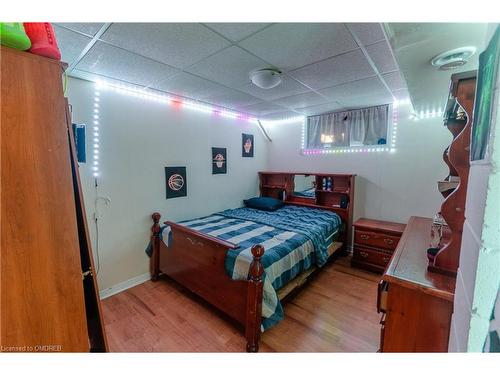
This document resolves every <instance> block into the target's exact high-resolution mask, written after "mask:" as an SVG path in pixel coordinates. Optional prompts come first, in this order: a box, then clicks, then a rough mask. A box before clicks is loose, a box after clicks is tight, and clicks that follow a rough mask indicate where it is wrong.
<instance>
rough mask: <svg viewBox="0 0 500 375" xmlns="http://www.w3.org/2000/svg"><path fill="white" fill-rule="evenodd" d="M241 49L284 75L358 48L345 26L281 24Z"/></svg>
mask: <svg viewBox="0 0 500 375" xmlns="http://www.w3.org/2000/svg"><path fill="white" fill-rule="evenodd" d="M239 45H241V46H242V47H243V48H245V49H247V50H248V51H250V52H252V53H254V54H255V55H257V56H259V57H260V58H262V59H264V60H266V61H268V62H269V63H271V64H274V65H275V66H276V67H278V68H280V69H282V70H284V71H288V70H292V69H296V68H299V67H301V66H304V65H306V64H311V63H313V62H315V61H318V60H322V59H326V58H328V57H331V56H334V55H338V54H340V53H343V52H346V51H350V50H353V49H355V48H357V47H358V45H357V44H356V42H355V41H354V39H353V38H352V36H351V34H350V33H349V31H348V30H347V28H346V27H345V25H344V24H342V23H279V24H275V25H272V26H270V27H268V28H266V29H264V30H262V31H260V32H258V33H256V34H255V35H252V36H251V37H249V38H247V39H245V40H244V41H242V42H240V43H239Z"/></svg>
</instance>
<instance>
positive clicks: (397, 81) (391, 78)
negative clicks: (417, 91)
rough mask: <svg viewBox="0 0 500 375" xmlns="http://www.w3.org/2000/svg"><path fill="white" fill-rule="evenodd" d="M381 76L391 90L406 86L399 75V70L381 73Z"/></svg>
mask: <svg viewBox="0 0 500 375" xmlns="http://www.w3.org/2000/svg"><path fill="white" fill-rule="evenodd" d="M382 78H383V79H384V81H385V82H386V83H387V85H388V86H389V87H390V88H391V90H393V91H394V90H399V89H405V88H406V83H405V81H404V80H403V78H402V77H401V73H400V72H399V71H397V72H392V73H387V74H382Z"/></svg>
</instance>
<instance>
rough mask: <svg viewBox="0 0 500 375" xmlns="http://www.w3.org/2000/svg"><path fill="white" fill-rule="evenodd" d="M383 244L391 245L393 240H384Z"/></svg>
mask: <svg viewBox="0 0 500 375" xmlns="http://www.w3.org/2000/svg"><path fill="white" fill-rule="evenodd" d="M384 242H385V243H386V244H387V245H392V244H393V243H394V240H391V239H390V238H384Z"/></svg>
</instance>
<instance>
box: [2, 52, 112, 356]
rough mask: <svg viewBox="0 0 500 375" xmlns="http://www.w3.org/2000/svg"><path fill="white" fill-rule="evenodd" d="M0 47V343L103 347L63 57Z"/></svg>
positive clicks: (17, 347) (19, 347) (38, 348)
mask: <svg viewBox="0 0 500 375" xmlns="http://www.w3.org/2000/svg"><path fill="white" fill-rule="evenodd" d="M1 56H2V64H1V82H2V85H1V100H2V106H1V121H0V131H1V132H0V139H1V146H2V158H1V179H0V180H1V194H2V202H1V203H2V204H1V217H2V227H1V252H0V254H1V256H0V275H1V278H0V283H1V304H0V306H1V308H0V321H1V330H0V351H5V352H19V351H20V352H54V351H57V352H58V351H61V352H88V351H95V352H102V351H106V350H107V344H106V336H105V334H104V327H103V321H102V317H101V310H100V304H99V296H98V288H97V281H96V277H95V272H94V266H93V256H92V250H91V242H90V238H89V235H88V228H87V223H86V215H85V206H84V203H83V196H82V190H81V186H80V178H79V174H78V164H77V162H76V160H75V158H76V157H75V148H74V141H73V134H72V132H71V130H70V129H71V118H70V114H69V111H68V105H67V102H66V100H65V98H64V94H63V88H62V80H61V74H62V72H63V71H62V64H61V62H59V61H56V60H52V59H49V58H46V57H41V56H36V55H33V54H31V53H28V52H21V51H17V50H14V49H11V48H8V47H4V46H2V47H1Z"/></svg>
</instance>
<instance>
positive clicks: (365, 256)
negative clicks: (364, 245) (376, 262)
mask: <svg viewBox="0 0 500 375" xmlns="http://www.w3.org/2000/svg"><path fill="white" fill-rule="evenodd" d="M359 255H361V256H362V257H363V258H367V257H368V253H365V252H364V251H360V252H359Z"/></svg>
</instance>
